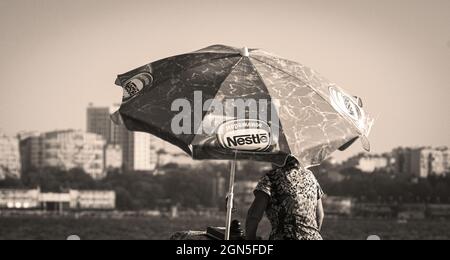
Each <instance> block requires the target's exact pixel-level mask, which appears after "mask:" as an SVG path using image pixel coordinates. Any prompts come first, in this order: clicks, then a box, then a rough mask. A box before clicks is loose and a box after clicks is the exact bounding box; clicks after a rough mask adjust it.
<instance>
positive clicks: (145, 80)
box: [123, 72, 153, 102]
mask: <svg viewBox="0 0 450 260" xmlns="http://www.w3.org/2000/svg"><path fill="white" fill-rule="evenodd" d="M152 83H153V76H152V75H151V74H150V73H147V72H142V73H139V74H137V75H135V76H134V77H132V78H131V79H129V80H127V81H126V82H125V83H124V84H123V101H124V102H126V101H129V100H130V99H132V98H133V97H135V96H136V95H137V94H138V93H139V92H141V91H142V89H144V87H146V86H149V85H151V84H152Z"/></svg>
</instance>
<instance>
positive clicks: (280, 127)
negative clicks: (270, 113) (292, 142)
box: [249, 59, 291, 160]
mask: <svg viewBox="0 0 450 260" xmlns="http://www.w3.org/2000/svg"><path fill="white" fill-rule="evenodd" d="M249 60H250V59H249ZM250 64H251V65H252V67H253V69H254V70H255V71H256V74H257V75H258V77H259V79H260V80H261V82H262V84H263V85H264V87H265V88H266V89H267V92H268V93H269V95H270V91H269V88H268V87H267V84H266V82H265V81H264V79H263V77H262V76H261V74H260V73H259V71H258V69H257V68H256V67H255V64H253V62H252V61H251V60H250ZM274 109H276V108H274ZM277 112H278V114H279V113H280V111H277ZM272 123H273V122H272ZM279 123H280V126H279V129H283V127H282V123H281V121H280V122H279ZM283 135H284V138H286V135H285V134H284V131H283ZM287 147H288V149H289V152H291V147H289V145H287ZM286 160H287V158H286Z"/></svg>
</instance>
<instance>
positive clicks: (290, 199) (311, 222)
mask: <svg viewBox="0 0 450 260" xmlns="http://www.w3.org/2000/svg"><path fill="white" fill-rule="evenodd" d="M257 191H260V192H264V193H265V194H267V195H269V197H270V201H269V205H268V206H267V209H266V215H267V218H268V219H269V221H270V223H271V225H272V232H271V234H270V238H269V239H270V240H322V237H321V236H320V233H319V228H318V224H317V220H316V211H317V201H318V200H319V199H320V198H322V196H323V191H322V189H321V187H320V185H319V183H318V182H317V180H316V178H315V177H314V175H313V173H312V172H311V171H309V170H305V169H301V168H299V167H298V166H290V167H285V168H280V169H276V170H273V171H271V172H269V173H267V174H266V175H265V176H264V177H263V178H262V179H261V180H260V182H259V183H258V186H257V187H256V189H255V193H256V192H257Z"/></svg>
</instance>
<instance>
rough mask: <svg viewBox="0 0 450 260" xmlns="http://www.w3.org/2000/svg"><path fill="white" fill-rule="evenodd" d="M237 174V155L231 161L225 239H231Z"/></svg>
mask: <svg viewBox="0 0 450 260" xmlns="http://www.w3.org/2000/svg"><path fill="white" fill-rule="evenodd" d="M235 175H236V157H235V158H234V160H233V161H231V169H230V184H229V186H228V187H229V191H228V195H227V218H226V225H225V240H230V226H231V217H232V211H233V200H234V177H235Z"/></svg>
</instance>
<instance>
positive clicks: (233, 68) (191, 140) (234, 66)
mask: <svg viewBox="0 0 450 260" xmlns="http://www.w3.org/2000/svg"><path fill="white" fill-rule="evenodd" d="M242 59H243V57H241V58H240V59H239V60H238V61H237V62H236V63H235V64H234V65H233V67H232V68H231V69H230V73H228V75H227V76H226V77H225V78H224V79H223V80H222V82H220V84H218V86H219V87H218V88H217V91H216V93H215V94H214V97H216V96H217V93H218V92H219V91H220V88H221V87H222V84H223V83H224V82H225V81H226V80H227V79H228V78H229V77H230V75H231V74H232V73H233V71H234V70H235V68H236V67H237V66H238V65H239V64H240V63H241V61H242ZM212 105H213V104H211V105H210V106H209V107H208V109H207V110H206V112H204V113H203V115H202V122H203V120H204V119H205V116H206V114H207V113H208V111H209V109H210V108H211V106H212ZM195 138H196V134H194V135H193V136H192V138H191V139H190V140H189V143H191V144H192V142H193V141H194V140H195Z"/></svg>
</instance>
